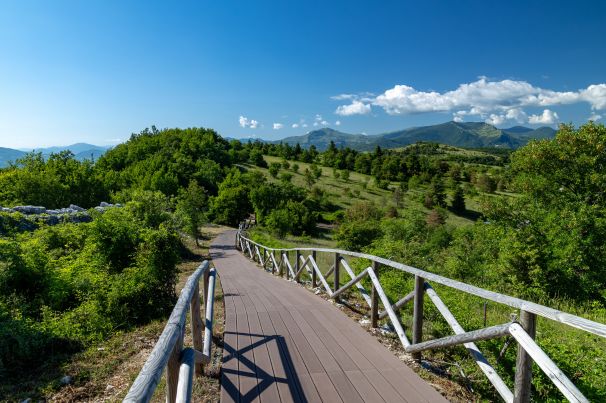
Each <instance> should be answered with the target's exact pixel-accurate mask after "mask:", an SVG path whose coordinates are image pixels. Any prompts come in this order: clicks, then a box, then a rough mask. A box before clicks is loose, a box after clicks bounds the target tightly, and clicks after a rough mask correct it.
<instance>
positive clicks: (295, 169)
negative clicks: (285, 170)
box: [292, 162, 299, 173]
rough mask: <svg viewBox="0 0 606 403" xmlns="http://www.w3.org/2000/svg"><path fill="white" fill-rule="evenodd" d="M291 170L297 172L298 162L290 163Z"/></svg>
mask: <svg viewBox="0 0 606 403" xmlns="http://www.w3.org/2000/svg"><path fill="white" fill-rule="evenodd" d="M292 171H293V172H294V173H298V172H299V164H297V163H296V162H295V163H294V164H292Z"/></svg>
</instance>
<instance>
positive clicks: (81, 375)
mask: <svg viewBox="0 0 606 403" xmlns="http://www.w3.org/2000/svg"><path fill="white" fill-rule="evenodd" d="M225 229H226V227H221V226H216V225H207V226H205V227H204V228H202V234H203V238H202V239H201V240H200V246H196V244H195V242H194V241H193V240H192V239H189V238H186V239H185V240H184V243H185V245H186V246H187V248H188V249H189V251H190V252H191V256H190V257H189V258H188V259H187V260H185V261H183V262H182V263H181V264H179V266H178V268H179V279H178V283H177V291H178V292H180V290H181V289H182V288H183V286H184V285H185V282H186V281H187V278H188V277H189V276H190V275H191V274H192V273H193V272H194V271H195V270H196V268H197V267H198V266H199V265H200V263H201V262H202V261H203V260H205V259H209V256H208V250H209V247H210V244H211V242H212V239H213V238H214V237H215V236H217V235H218V234H220V233H221V232H223V231H225ZM214 313H215V317H214V318H215V319H214V324H215V326H214V328H213V358H212V361H211V363H210V364H208V366H207V367H206V369H205V374H206V376H204V377H195V379H194V389H193V390H194V401H200V402H202V401H203V402H218V401H219V396H220V383H219V381H220V379H219V374H220V369H221V356H222V353H223V351H222V348H221V347H222V345H223V342H222V340H223V328H224V318H225V316H224V305H223V290H222V288H221V282H220V279H219V278H217V284H216V296H215V309H214ZM164 325H165V321H164V320H162V321H155V322H152V323H150V324H148V325H146V326H142V327H139V328H137V329H135V330H132V331H129V332H124V333H119V334H115V335H114V336H112V337H111V338H110V339H108V340H106V341H105V342H104V343H102V344H100V345H98V346H94V347H92V348H89V349H88V350H86V351H84V352H82V353H79V354H77V355H76V356H74V357H73V358H72V359H71V360H70V361H69V362H68V363H67V364H65V366H64V373H65V374H68V375H70V376H72V377H73V379H74V382H73V383H72V384H71V385H68V386H65V387H63V388H61V389H60V390H59V391H56V392H54V393H52V392H49V393H48V394H47V399H48V400H49V401H53V402H76V401H77V402H118V401H121V400H122V399H123V398H124V396H125V395H126V393H127V392H128V389H129V387H130V385H131V384H132V382H133V381H134V380H135V378H136V377H137V374H138V373H139V371H140V370H141V368H142V367H143V364H144V363H145V361H146V360H147V357H148V356H149V353H150V352H151V351H152V349H153V347H154V345H155V343H156V341H157V339H158V337H159V336H160V333H162V330H163V329H164ZM187 328H189V318H188V324H187ZM191 344H192V341H191V333H190V332H186V337H185V341H184V345H186V346H188V345H191ZM164 394H165V381H164V377H163V378H162V381H161V382H160V384H159V385H158V387H157V389H156V393H155V394H154V397H153V401H157V402H160V401H164Z"/></svg>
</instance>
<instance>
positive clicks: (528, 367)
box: [513, 310, 536, 403]
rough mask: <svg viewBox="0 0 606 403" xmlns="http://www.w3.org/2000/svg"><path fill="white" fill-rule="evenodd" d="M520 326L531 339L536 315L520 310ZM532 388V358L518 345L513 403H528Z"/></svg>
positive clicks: (534, 332)
mask: <svg viewBox="0 0 606 403" xmlns="http://www.w3.org/2000/svg"><path fill="white" fill-rule="evenodd" d="M520 325H521V326H522V327H523V328H524V330H526V333H528V335H529V336H530V337H531V338H533V339H534V338H535V336H536V315H535V314H533V313H530V312H527V311H524V310H520ZM531 388H532V358H531V357H530V355H529V354H528V353H527V352H526V350H525V349H524V348H523V347H522V346H520V345H519V344H518V356H517V358H516V374H515V385H514V389H513V401H514V402H515V403H528V402H530V392H531Z"/></svg>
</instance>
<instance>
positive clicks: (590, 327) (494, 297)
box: [236, 223, 606, 403]
mask: <svg viewBox="0 0 606 403" xmlns="http://www.w3.org/2000/svg"><path fill="white" fill-rule="evenodd" d="M249 226H250V224H249V223H243V224H241V225H240V228H239V230H238V233H237V235H236V248H237V249H239V250H240V251H241V252H242V253H243V254H244V255H245V256H247V257H248V258H250V259H252V260H254V261H256V262H258V263H259V264H260V265H261V266H262V267H263V268H264V269H265V270H267V271H270V272H271V273H272V274H275V273H277V274H278V275H280V276H282V275H285V276H286V278H287V279H291V280H294V281H297V282H299V281H300V277H301V275H302V273H303V271H305V272H307V273H308V275H309V276H310V277H311V283H312V284H311V285H312V287H314V288H315V287H317V286H318V281H319V283H320V284H319V285H321V286H322V287H323V288H324V290H325V291H326V293H327V294H328V296H329V297H330V298H332V299H334V300H338V299H339V296H341V295H342V294H343V293H344V292H345V291H347V290H350V289H352V287H354V286H355V287H356V289H357V290H358V291H359V292H360V293H361V295H362V298H363V299H364V300H365V301H366V303H367V304H368V306H369V308H370V321H371V326H372V327H377V323H378V321H379V319H383V318H385V317H387V318H389V321H390V322H391V325H392V326H393V328H394V329H395V332H396V334H397V336H398V338H399V339H400V342H401V343H402V346H403V347H404V350H405V351H406V352H408V353H411V354H412V356H413V357H414V358H416V359H419V358H420V357H421V356H420V353H421V352H422V351H426V350H430V349H436V348H444V347H449V346H454V345H460V344H463V345H464V346H465V347H466V348H467V350H468V351H469V353H470V355H471V357H472V358H473V359H474V360H475V361H476V363H477V365H478V366H479V368H480V369H481V370H482V372H483V373H484V374H485V375H486V377H487V378H488V380H489V381H490V382H491V383H492V385H493V386H494V388H495V389H496V391H497V392H498V393H499V395H500V396H501V397H502V398H503V400H504V401H506V402H516V403H517V402H529V401H530V391H531V381H532V362H533V361H534V362H536V363H537V365H538V366H539V367H540V368H541V370H542V371H543V372H544V373H545V374H547V376H548V377H549V378H550V379H551V380H552V382H553V383H554V384H555V386H556V387H557V388H558V389H559V390H560V391H561V392H562V394H563V395H564V396H565V397H566V398H567V399H568V400H569V401H572V402H587V401H588V400H587V398H586V397H585V396H584V395H583V394H582V393H581V392H580V391H579V390H578V388H577V387H576V386H575V385H574V384H573V383H572V382H571V381H570V379H569V378H568V377H567V376H566V375H565V374H564V373H563V372H562V371H561V370H560V369H559V368H558V367H557V365H556V364H555V363H554V362H553V361H552V360H551V359H550V358H549V357H548V356H547V354H545V352H544V351H543V350H542V349H541V347H540V346H539V345H538V344H537V343H536V342H535V341H534V338H535V334H536V317H537V315H538V316H542V317H544V318H547V319H551V320H554V321H556V322H560V323H563V324H565V325H568V326H571V327H575V328H577V329H581V330H583V331H586V332H589V333H592V334H595V335H598V336H601V337H606V325H604V324H602V323H598V322H594V321H591V320H588V319H584V318H581V317H579V316H575V315H571V314H568V313H565V312H561V311H558V310H556V309H552V308H549V307H546V306H543V305H539V304H535V303H533V302H530V301H525V300H522V299H519V298H515V297H510V296H508V295H504V294H499V293H496V292H493V291H489V290H485V289H482V288H479V287H475V286H472V285H469V284H465V283H462V282H459V281H456V280H452V279H449V278H446V277H442V276H439V275H437V274H433V273H430V272H427V271H423V270H419V269H417V268H414V267H411V266H407V265H405V264H402V263H397V262H393V261H391V260H388V259H384V258H381V257H378V256H373V255H367V254H364V253H356V252H349V251H344V250H336V249H323V248H294V249H276V248H269V247H266V246H264V245H261V244H259V243H256V242H254V241H252V240H251V239H249V238H247V237H246V233H245V232H244V229H246V228H248V227H249ZM318 253H326V254H329V255H330V256H331V258H330V259H329V260H330V263H329V264H330V267H329V268H328V270H327V271H326V272H325V273H323V272H322V270H321V269H320V267H319V265H318V259H317V254H318ZM292 255H294V260H292V258H291V256H292ZM276 257H277V258H276ZM346 257H350V258H360V259H366V260H368V261H370V262H371V265H370V266H369V267H367V268H366V269H364V270H362V271H361V272H360V273H359V274H355V272H354V271H353V270H352V268H351V267H350V266H349V264H348V262H347V260H346ZM291 262H292V264H291ZM382 266H388V267H392V268H394V269H397V270H400V271H402V272H406V273H409V274H412V275H414V284H415V286H414V290H412V291H411V292H410V293H409V294H407V295H406V296H404V297H403V298H401V299H400V300H399V301H397V302H396V303H394V304H392V303H391V302H390V301H389V299H388V298H387V295H386V294H385V292H384V291H383V287H382V286H381V282H380V280H379V278H380V275H379V274H380V271H381V267H382ZM341 268H343V269H344V270H345V274H346V275H347V276H348V277H349V278H350V281H348V282H347V283H346V284H344V285H342V281H341V275H342V272H341ZM331 275H332V276H333V281H332V287H331V284H329V282H328V280H327V279H328V278H329V277H330V276H331ZM365 277H369V278H370V283H371V290H370V295H369V293H368V292H367V290H366V289H365V288H364V286H363V285H362V284H361V280H362V279H364V278H365ZM429 280H430V281H432V282H434V283H437V284H442V285H444V286H447V287H450V288H452V289H455V290H458V291H462V292H464V293H467V294H471V295H474V296H478V297H481V298H484V299H486V300H489V301H494V302H497V303H499V304H503V305H507V306H510V307H512V308H516V309H519V310H520V315H519V319H518V320H517V321H515V320H513V319H512V321H510V322H507V323H503V324H500V325H497V326H491V327H485V328H483V329H479V330H473V331H465V329H463V328H462V327H461V325H460V324H459V322H458V321H457V319H456V318H455V317H454V315H453V314H452V312H451V311H450V310H449V309H448V307H447V306H446V304H445V303H444V302H443V301H442V299H441V298H440V297H439V296H438V294H437V293H436V291H435V290H434V289H433V288H432V286H431V285H430V284H429V282H428V281H429ZM425 295H427V296H428V297H429V299H430V300H431V302H432V303H433V304H434V306H435V307H436V308H437V310H438V311H439V312H440V314H441V315H442V317H443V318H444V319H445V321H446V322H447V323H448V325H450V327H451V328H452V330H453V332H454V333H455V334H454V335H453V336H448V337H443V338H440V339H434V340H428V341H423V307H424V299H425V298H424V297H425ZM379 301H380V302H381V304H382V305H383V311H380V310H379ZM411 301H412V303H413V320H412V342H411V341H410V340H409V339H408V337H407V336H406V334H405V333H404V329H403V326H402V324H401V321H400V318H399V317H398V315H397V314H396V312H397V311H399V310H400V309H401V308H402V307H403V306H405V305H406V304H407V303H409V302H411ZM506 335H509V336H512V337H513V338H514V339H515V340H516V341H517V342H518V351H517V358H516V369H515V380H514V390H513V392H512V391H511V390H510V389H509V387H508V386H507V385H506V384H505V382H504V381H503V379H502V378H501V377H500V376H499V375H498V374H497V372H496V371H495V369H494V367H493V366H492V365H491V364H490V363H489V362H488V360H487V359H486V358H485V356H484V355H483V354H482V352H481V351H480V350H479V349H478V346H477V345H476V344H475V342H476V341H480V340H488V339H493V338H497V337H503V336H506Z"/></svg>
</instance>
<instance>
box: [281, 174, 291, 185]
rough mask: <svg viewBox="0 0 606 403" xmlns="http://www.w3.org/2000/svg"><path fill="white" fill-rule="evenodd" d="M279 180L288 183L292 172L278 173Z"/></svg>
mask: <svg viewBox="0 0 606 403" xmlns="http://www.w3.org/2000/svg"><path fill="white" fill-rule="evenodd" d="M280 180H281V181H282V182H288V183H290V182H291V181H292V174H291V173H290V172H282V173H281V174H280Z"/></svg>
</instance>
